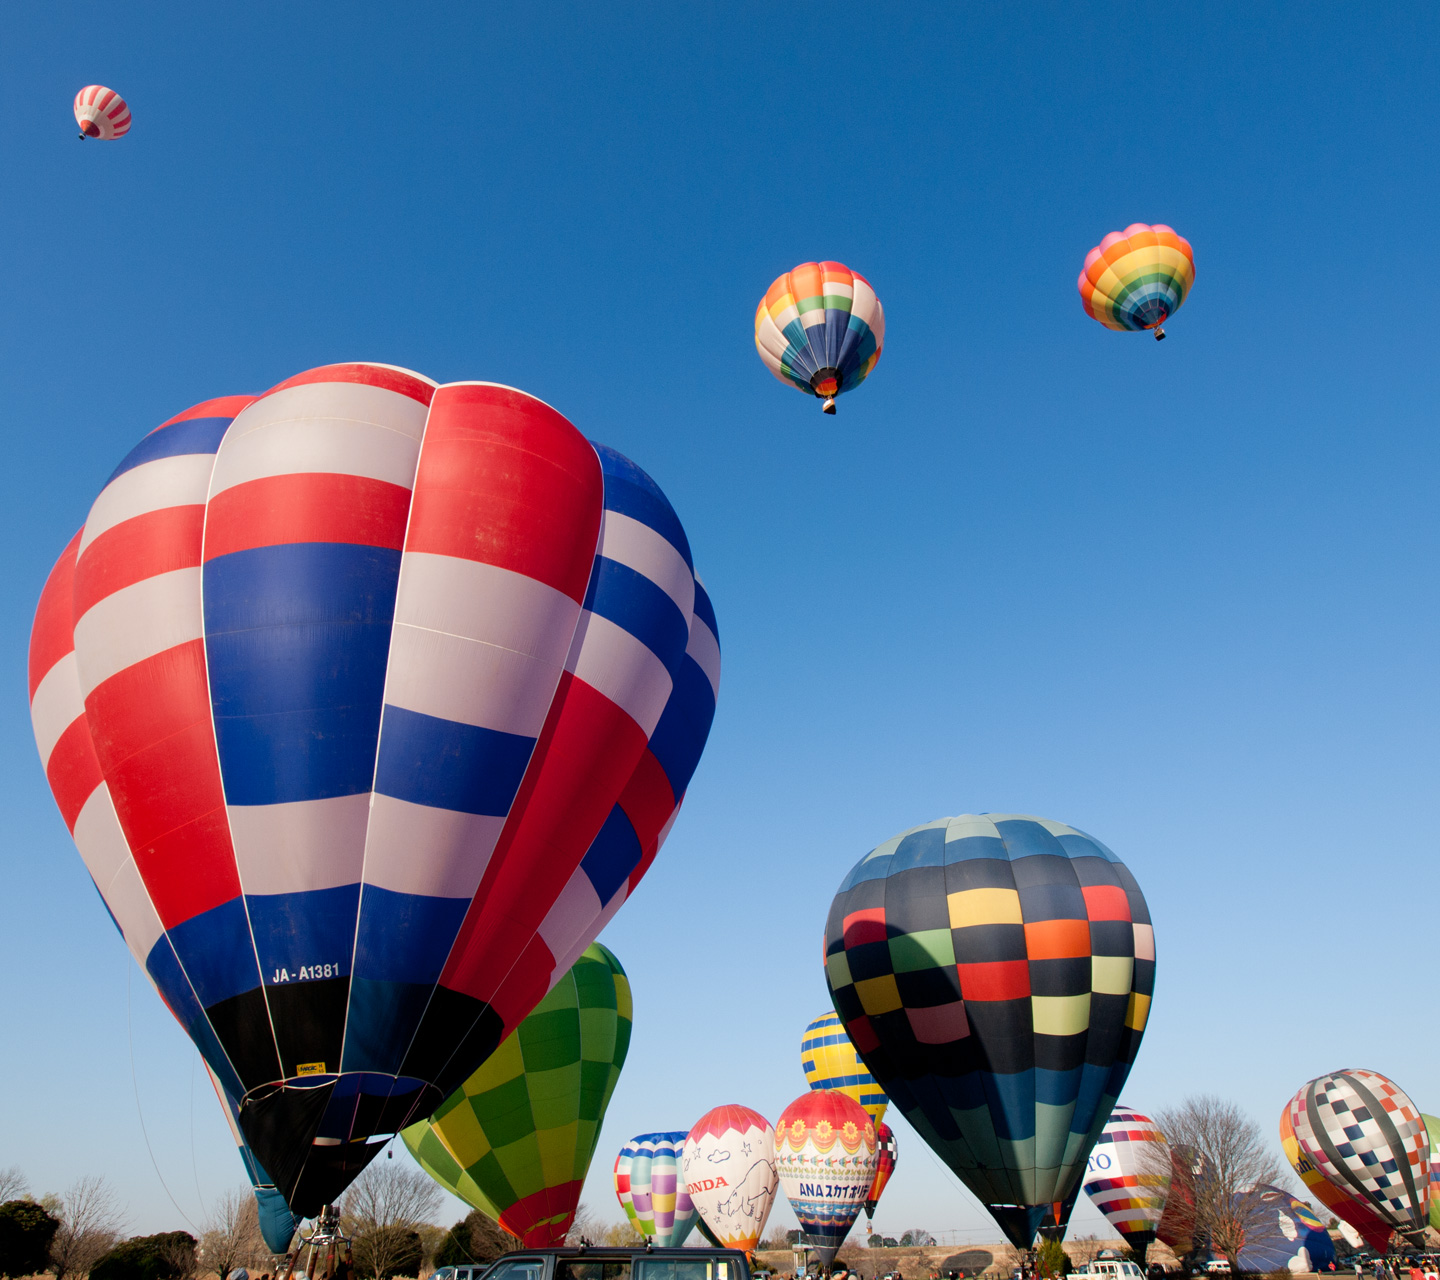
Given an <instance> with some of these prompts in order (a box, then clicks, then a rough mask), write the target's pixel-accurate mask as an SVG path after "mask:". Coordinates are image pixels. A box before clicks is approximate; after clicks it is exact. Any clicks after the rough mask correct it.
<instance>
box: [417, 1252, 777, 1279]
mask: <svg viewBox="0 0 1440 1280" xmlns="http://www.w3.org/2000/svg"><path fill="white" fill-rule="evenodd" d="M444 1269H445V1268H441V1270H444ZM463 1270H466V1268H463V1267H456V1268H455V1271H456V1273H457V1274H456V1275H455V1276H454V1277H443V1280H753V1277H752V1276H751V1274H750V1264H749V1263H748V1262H746V1260H745V1255H744V1254H743V1253H741V1252H740V1251H739V1250H738V1249H646V1248H645V1246H644V1245H639V1246H637V1247H635V1248H624V1249H613V1248H591V1247H590V1246H588V1245H579V1246H576V1247H574V1248H563V1249H517V1250H515V1252H513V1253H507V1254H505V1255H503V1256H502V1257H499V1258H497V1259H495V1261H494V1262H492V1263H491V1264H490V1266H489V1267H488V1268H481V1267H474V1268H470V1270H473V1272H474V1275H473V1276H469V1277H462V1276H460V1275H459V1274H458V1273H459V1272H460V1271H463ZM439 1274H440V1273H439V1272H436V1275H439Z"/></svg>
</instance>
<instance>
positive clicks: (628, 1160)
mask: <svg viewBox="0 0 1440 1280" xmlns="http://www.w3.org/2000/svg"><path fill="white" fill-rule="evenodd" d="M685 1138H686V1134H685V1132H684V1131H683V1130H682V1131H680V1132H678V1133H642V1134H640V1135H639V1136H638V1137H635V1138H631V1139H630V1141H629V1142H627V1143H626V1144H625V1145H624V1146H623V1147H621V1148H620V1154H619V1155H618V1156H616V1157H615V1195H616V1196H617V1197H618V1199H619V1201H620V1206H621V1208H623V1209H624V1210H625V1216H626V1217H627V1218H629V1219H630V1221H631V1222H632V1223H634V1225H635V1229H636V1230H637V1231H639V1232H640V1234H641V1235H643V1236H644V1237H645V1238H646V1240H647V1241H649V1242H651V1243H653V1244H656V1245H658V1246H660V1247H661V1248H662V1249H674V1248H679V1246H680V1245H682V1244H684V1243H685V1237H686V1236H688V1235H689V1234H690V1229H691V1228H692V1227H693V1226H694V1225H695V1219H696V1217H697V1216H698V1215H697V1214H696V1212H695V1206H694V1204H692V1203H691V1200H690V1192H689V1191H688V1190H687V1189H686V1187H685V1179H684V1177H683V1175H682V1174H681V1172H680V1164H681V1161H682V1159H683V1158H684V1155H685Z"/></svg>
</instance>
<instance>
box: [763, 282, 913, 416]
mask: <svg viewBox="0 0 1440 1280" xmlns="http://www.w3.org/2000/svg"><path fill="white" fill-rule="evenodd" d="M884 345H885V312H884V310H883V309H882V308H881V306H880V299H879V298H877V297H876V296H875V290H874V289H872V288H871V287H870V282H869V281H868V280H866V279H865V277H864V276H862V275H860V274H859V273H858V272H854V271H851V270H850V268H849V267H847V266H846V265H845V264H844V263H843V262H804V263H801V264H800V266H798V267H796V268H795V269H794V270H793V271H787V272H786V273H785V274H784V275H783V276H780V277H779V278H778V279H777V280H776V281H775V283H774V284H772V285H771V286H770V288H769V290H768V291H767V292H766V294H765V296H764V297H763V298H761V299H760V305H759V307H757V308H756V310H755V349H756V350H757V351H759V352H760V359H762V360H763V361H764V362H765V367H766V368H767V369H769V370H770V372H771V373H773V374H774V375H775V376H776V377H777V378H779V379H780V381H781V382H788V383H790V384H791V385H793V386H795V387H798V388H799V389H800V390H801V391H803V392H804V393H805V394H806V395H813V396H815V397H817V398H818V399H820V400H821V401H822V402H823V404H822V408H823V409H824V411H825V412H826V413H834V412H835V397H836V396H838V395H843V394H844V393H845V392H847V391H853V390H854V389H855V388H856V387H858V386H859V385H860V384H861V383H862V382H864V381H865V379H866V378H868V377H869V376H870V371H871V370H872V369H873V368H874V367H875V364H876V362H877V361H878V360H879V359H880V352H881V350H882V348H883V347H884Z"/></svg>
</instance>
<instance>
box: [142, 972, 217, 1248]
mask: <svg viewBox="0 0 1440 1280" xmlns="http://www.w3.org/2000/svg"><path fill="white" fill-rule="evenodd" d="M125 1036H126V1039H128V1040H129V1042H130V1084H131V1086H132V1087H133V1088H134V1090H135V1114H136V1115H137V1116H138V1117H139V1118H140V1136H141V1137H142V1138H144V1139H145V1150H146V1151H148V1152H149V1153H150V1165H151V1167H152V1168H153V1169H154V1170H155V1176H156V1177H157V1178H159V1179H160V1185H161V1187H163V1188H164V1190H165V1194H166V1195H167V1196H169V1197H170V1203H171V1204H173V1205H174V1206H175V1212H176V1213H178V1214H179V1215H180V1216H181V1217H182V1218H184V1219H185V1222H186V1225H187V1226H189V1228H190V1229H191V1230H192V1231H195V1232H197V1233H198V1232H199V1230H200V1228H199V1227H197V1226H196V1225H195V1224H194V1223H193V1222H191V1221H190V1216H189V1215H188V1214H187V1213H186V1212H185V1210H184V1209H182V1208H181V1207H180V1202H179V1201H178V1200H176V1199H175V1197H174V1196H173V1195H170V1188H169V1186H168V1185H167V1184H166V1182H165V1175H164V1174H162V1173H161V1172H160V1165H159V1164H158V1163H157V1162H156V1160H155V1150H154V1148H153V1147H151V1145H150V1135H149V1133H148V1132H146V1129H145V1112H144V1111H143V1110H142V1109H141V1106H140V1081H139V1078H138V1077H137V1076H136V1074H135V1026H134V1021H133V1019H132V1017H131V1014H130V959H129V957H128V956H127V957H126V960H125Z"/></svg>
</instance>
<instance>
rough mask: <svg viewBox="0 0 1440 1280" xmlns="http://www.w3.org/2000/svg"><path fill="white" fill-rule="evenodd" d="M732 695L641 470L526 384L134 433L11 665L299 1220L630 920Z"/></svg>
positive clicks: (329, 381)
mask: <svg viewBox="0 0 1440 1280" xmlns="http://www.w3.org/2000/svg"><path fill="white" fill-rule="evenodd" d="M422 445H423V449H422ZM718 683H719V646H718V642H717V640H716V631H715V626H714V614H713V612H712V610H711V608H710V603H709V601H708V599H707V598H706V595H705V592H704V590H703V589H702V588H701V587H700V586H699V584H698V582H697V581H696V578H695V575H694V571H693V569H692V567H691V560H690V549H689V544H688V543H687V541H686V538H685V533H684V530H683V529H682V527H681V525H680V522H679V520H678V519H677V517H676V515H675V512H674V511H673V510H672V509H671V507H670V504H669V503H668V502H667V501H666V500H665V497H664V495H663V494H662V493H661V492H660V490H659V489H658V488H657V487H656V485H655V484H654V482H653V481H652V480H650V478H649V477H648V476H646V475H645V473H644V472H643V471H641V470H640V469H639V468H638V467H636V466H635V465H634V464H633V463H631V462H630V461H628V460H627V459H625V458H623V457H621V456H620V455H619V454H617V453H614V452H613V451H611V450H609V449H606V448H605V447H604V446H599V445H592V444H591V443H590V442H589V441H587V440H586V439H585V438H584V437H583V436H582V435H581V434H580V433H579V432H578V431H577V430H576V429H575V428H574V427H573V426H572V425H571V424H570V423H569V422H567V421H566V420H565V419H564V418H563V417H561V415H560V414H558V413H556V412H555V410H553V409H551V408H550V407H549V406H548V405H545V404H542V403H541V402H540V401H539V400H536V399H534V398H533V397H531V396H528V395H526V394H524V393H523V392H520V391H514V390H511V389H509V388H506V387H500V386H496V385H494V384H489V383H456V384H451V385H449V386H444V387H437V386H436V384H435V383H433V382H431V381H430V380H429V379H427V378H424V377H422V376H421V375H419V374H416V373H410V372H407V371H405V370H401V369H395V368H391V367H389V366H384V365H374V364H347V365H331V366H327V367H325V368H322V369H312V370H310V371H309V372H307V373H303V374H300V375H298V376H297V377H294V378H291V379H288V380H287V381H285V382H283V383H281V384H280V385H279V386H277V387H275V388H273V389H272V390H271V391H269V392H267V393H266V394H265V395H263V396H261V397H259V398H258V399H255V398H252V397H245V396H241V397H230V398H226V399H222V400H215V401H207V402H206V403H204V404H202V405H197V406H196V407H195V408H193V409H190V410H187V411H186V412H185V413H182V414H180V415H178V416H177V417H175V418H172V419H171V420H170V421H168V422H167V423H165V424H163V425H162V426H161V427H160V428H158V429H157V430H156V431H154V432H152V433H151V434H150V435H148V436H146V437H145V439H144V440H142V441H141V442H140V444H139V445H137V446H136V448H135V449H134V450H132V451H131V453H130V454H129V455H128V456H127V457H126V458H125V459H124V460H123V461H122V462H121V464H120V466H119V467H118V468H116V470H115V472H114V474H113V475H112V476H111V478H110V479H109V481H108V482H107V483H106V485H105V487H104V489H103V490H102V491H101V493H100V496H99V497H98V498H97V499H96V500H95V503H94V505H93V506H92V508H91V511H90V515H89V518H88V519H87V520H86V523H85V526H84V528H83V529H82V530H81V532H80V533H79V534H77V535H76V537H75V539H74V540H73V541H72V542H71V544H70V545H69V547H67V548H66V550H65V552H64V553H63V555H62V556H61V560H60V563H59V564H58V565H57V566H56V568H55V570H54V571H53V572H52V574H51V577H50V580H49V582H48V583H47V584H46V587H45V589H44V591H43V592H42V594H41V599H40V604H39V608H38V610H37V613H36V618H35V625H34V630H33V633H32V636H31V647H30V693H31V716H32V720H33V724H34V728H35V739H36V744H37V746H38V748H39V751H40V758H41V761H42V762H43V764H44V766H45V769H46V774H47V777H48V778H49V781H50V785H51V788H52V790H53V791H54V794H55V798H56V801H57V803H58V804H59V807H60V811H61V814H62V815H63V817H64V819H65V821H66V823H67V825H68V826H69V828H70V830H71V833H72V835H73V836H74V838H75V842H76V844H77V845H78V847H79V848H80V851H81V855H82V857H83V858H84V859H85V862H86V865H87V867H88V868H89V870H90V873H91V875H92V876H93V878H94V880H95V883H96V885H97V886H98V887H99V889H100V892H101V896H102V897H103V898H104V899H105V902H106V905H107V906H108V907H109V909H110V913H111V915H112V917H113V918H114V920H115V922H116V923H117V924H118V926H119V927H120V930H121V932H122V933H123V934H124V935H125V939H126V941H127V943H128V944H129V946H130V948H131V951H132V952H133V954H134V955H135V958H136V959H137V961H139V962H140V964H141V965H143V966H144V967H145V968H146V970H147V972H148V973H149V974H150V976H151V978H152V979H153V981H154V983H155V985H156V986H157V987H158V988H159V990H160V992H161V995H162V997H163V998H164V1000H165V1001H166V1003H167V1004H168V1005H169V1007H170V1009H171V1011H172V1012H173V1013H174V1014H175V1016H176V1017H177V1018H179V1020H180V1021H181V1023H182V1024H183V1025H184V1026H185V1028H186V1030H187V1031H188V1033H189V1034H190V1036H191V1038H192V1039H193V1040H194V1041H195V1044H196V1046H197V1047H198V1048H199V1050H200V1052H201V1054H202V1056H203V1057H204V1058H205V1061H206V1062H207V1064H208V1065H209V1066H210V1068H211V1070H213V1071H214V1072H215V1074H216V1076H217V1077H219V1079H220V1081H221V1083H222V1085H223V1086H224V1088H225V1089H226V1091H227V1092H228V1093H229V1094H230V1096H231V1097H233V1098H235V1099H237V1100H238V1101H239V1104H240V1111H239V1126H240V1130H241V1132H242V1133H243V1134H244V1136H245V1141H246V1143H247V1145H248V1146H249V1147H250V1149H251V1151H252V1152H253V1153H254V1155H255V1157H256V1159H257V1160H258V1161H259V1162H260V1164H261V1165H262V1166H263V1167H264V1168H265V1169H266V1170H268V1172H269V1173H270V1175H271V1176H272V1177H273V1179H274V1182H275V1186H276V1187H277V1189H278V1190H279V1191H280V1192H281V1194H282V1195H283V1196H284V1197H285V1199H286V1201H287V1202H288V1203H289V1205H290V1206H291V1207H292V1208H293V1209H294V1210H295V1211H296V1213H297V1214H300V1215H301V1216H303V1217H309V1216H312V1215H313V1214H314V1213H316V1212H317V1211H318V1209H319V1207H320V1206H321V1205H322V1204H326V1203H331V1202H333V1201H334V1200H335V1199H337V1198H338V1197H339V1195H340V1193H341V1192H342V1191H343V1190H344V1188H345V1187H346V1186H347V1185H348V1183H349V1182H350V1180H351V1179H352V1178H354V1176H355V1175H356V1174H357V1173H358V1172H359V1171H360V1170H361V1169H362V1168H364V1166H365V1165H366V1164H367V1163H368V1161H369V1160H370V1159H371V1158H372V1157H373V1156H374V1154H375V1153H376V1152H378V1151H379V1150H380V1149H381V1148H382V1147H383V1146H384V1145H385V1142H386V1141H387V1140H388V1137H389V1135H391V1134H393V1133H394V1132H396V1131H398V1130H399V1129H400V1128H403V1127H404V1126H405V1125H406V1124H409V1123H411V1122H412V1121H414V1120H415V1119H416V1118H417V1117H419V1116H424V1115H428V1114H430V1113H431V1112H432V1111H434V1109H435V1108H436V1107H438V1106H439V1105H440V1103H441V1102H442V1101H443V1100H444V1099H445V1098H447V1097H449V1096H450V1094H452V1093H454V1092H455V1090H456V1089H457V1088H459V1086H460V1084H461V1083H462V1082H463V1081H464V1080H465V1079H466V1078H467V1077H468V1076H469V1075H470V1074H471V1073H472V1072H473V1071H474V1070H475V1069H476V1067H478V1066H479V1064H480V1063H481V1062H483V1061H484V1060H485V1059H486V1058H487V1057H488V1056H489V1055H490V1054H491V1053H492V1052H493V1051H494V1049H495V1048H496V1046H498V1045H499V1044H500V1042H501V1041H502V1040H503V1039H504V1038H505V1036H507V1035H508V1034H509V1033H510V1032H511V1031H513V1030H514V1029H515V1028H516V1027H517V1026H518V1025H519V1024H520V1022H521V1020H522V1019H523V1018H524V1017H525V1016H526V1015H527V1014H528V1013H529V1012H530V1010H531V1009H533V1008H534V1007H535V1005H536V1004H537V1003H538V1002H539V1001H540V999H541V998H542V997H543V996H544V995H545V993H546V992H547V991H548V990H549V989H550V987H551V986H552V985H553V984H554V983H555V982H557V981H558V980H559V979H560V978H561V977H562V976H563V975H564V974H565V973H566V972H567V971H568V970H569V968H570V966H571V965H572V964H574V963H575V961H576V960H577V959H578V958H579V957H580V955H581V954H582V953H583V952H584V950H585V948H586V947H587V946H589V944H590V943H591V942H592V941H593V940H594V938H595V937H596V935H597V934H598V933H599V931H600V930H601V928H602V927H603V926H604V925H605V923H606V922H607V921H608V920H609V919H610V918H611V917H612V916H613V915H614V913H615V912H616V911H617V910H618V909H619V907H620V906H621V904H622V903H623V902H624V901H625V899H626V897H627V896H628V895H629V893H630V892H631V890H632V889H633V888H634V887H635V885H636V883H637V882H638V881H639V879H640V877H641V876H643V875H644V874H645V871H646V870H647V868H648V867H649V866H650V864H651V862H652V861H653V859H654V858H655V856H656V852H657V851H658V849H659V847H660V844H661V842H662V841H663V839H664V837H665V835H666V833H667V832H668V831H669V829H670V825H671V823H672V822H673V820H674V817H675V814H676V812H677V811H678V808H679V805H680V802H681V799H682V797H683V795H684V792H685V788H686V786H687V785H688V783H689V780H690V775H691V773H692V772H693V770H694V768H695V765H696V763H697V762H698V760H699V757H700V752H701V749H702V748H703V746H704V743H705V738H706V735H707V734H708V732H709V724H710V719H711V716H712V715H713V713H714V704H715V696H716V690H717V688H718Z"/></svg>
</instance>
